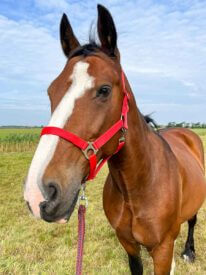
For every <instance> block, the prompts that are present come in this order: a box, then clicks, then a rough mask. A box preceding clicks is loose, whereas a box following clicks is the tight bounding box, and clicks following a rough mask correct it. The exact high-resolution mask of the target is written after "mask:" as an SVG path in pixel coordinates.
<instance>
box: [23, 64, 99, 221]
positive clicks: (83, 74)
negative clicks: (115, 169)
mask: <svg viewBox="0 0 206 275" xmlns="http://www.w3.org/2000/svg"><path fill="white" fill-rule="evenodd" d="M88 67H89V63H86V62H82V61H79V62H77V63H76V64H75V66H74V68H73V73H72V75H71V77H70V79H71V81H72V84H71V86H70V88H69V89H68V91H67V92H66V93H65V95H64V97H63V98H62V100H61V101H60V103H59V104H58V106H57V107H56V109H55V111H54V113H53V115H52V117H51V119H50V122H49V124H48V126H55V127H59V128H64V125H65V123H66V121H67V120H68V119H69V117H70V116H71V114H72V112H73V109H74V105H75V101H76V100H77V99H78V98H80V97H81V96H83V95H84V93H85V92H86V91H87V90H88V89H91V88H92V87H93V86H94V77H92V76H90V75H89V74H88V72H87V70H88ZM58 141H59V137H58V136H53V135H44V136H42V137H41V138H40V142H39V144H38V147H37V149H36V152H35V154H34V157H33V160H32V163H31V166H30V168H29V172H28V176H27V180H26V184H25V191H24V198H25V200H26V201H28V202H29V204H30V207H31V209H32V211H33V214H34V215H35V216H36V217H40V209H39V204H40V202H42V201H45V199H47V198H46V197H44V196H43V194H42V193H43V192H41V188H42V187H41V182H42V177H43V175H44V172H45V170H46V167H47V166H48V164H49V162H50V161H51V159H52V157H53V155H54V152H55V150H56V147H57V144H58Z"/></svg>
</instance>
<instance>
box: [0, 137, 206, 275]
mask: <svg viewBox="0 0 206 275" xmlns="http://www.w3.org/2000/svg"><path fill="white" fill-rule="evenodd" d="M204 138H205V137H204ZM205 146H206V144H205ZM32 154H33V153H32V152H21V153H18V152H15V153H0V175H1V179H0V190H1V193H0V217H1V218H0V274H2V275H4V274H5V275H7V274H12V275H16V274H17V275H21V274H22V275H24V274H29V275H30V274H34V275H37V274H41V275H44V274H45V275H50V274H55V275H56V274H57V275H61V274H62V275H63V274H75V271H74V270H75V260H76V249H77V210H75V212H74V213H73V215H72V217H71V220H70V221H69V223H68V224H66V225H58V224H48V223H45V222H43V221H41V220H35V219H34V218H33V217H32V216H31V215H30V214H29V212H28V210H27V207H26V206H25V203H24V200H23V197H22V194H23V185H22V182H23V179H24V177H25V175H26V172H27V169H28V167H29V164H30V161H31V159H32ZM106 174H107V167H104V168H103V170H102V171H101V172H100V174H99V175H98V177H97V178H96V179H95V180H94V181H92V182H90V183H89V184H88V186H87V195H88V197H89V208H88V211H87V213H86V239H85V252H84V263H83V271H84V272H83V274H89V275H90V274H91V275H96V274H100V275H107V274H114V275H116V274H120V275H126V274H129V269H128V262H127V256H126V253H125V252H124V250H123V249H122V247H121V245H120V244H119V242H118V240H117V238H116V236H115V233H114V231H113V230H112V228H111V227H110V225H109V224H108V222H107V220H106V217H105V215H104V212H103V209H102V198H101V197H102V189H103V184H104V180H105V177H106ZM186 234H187V226H186V224H185V225H183V226H182V230H181V233H180V235H179V237H178V240H177V243H176V248H175V260H176V273H175V274H177V275H185V274H191V275H192V274H194V275H205V274H206V261H205V249H206V204H205V205H204V207H203V208H202V209H201V210H200V212H199V215H198V223H197V226H196V231H195V241H196V253H197V259H196V262H195V263H194V264H188V263H185V262H184V261H183V260H182V259H181V258H180V254H181V251H182V248H183V246H184V243H185V240H186ZM142 258H143V263H144V274H148V275H149V274H151V272H152V261H151V259H150V258H149V256H148V254H147V252H146V251H145V250H144V249H143V250H142Z"/></svg>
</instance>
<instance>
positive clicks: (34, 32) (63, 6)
mask: <svg viewBox="0 0 206 275" xmlns="http://www.w3.org/2000/svg"><path fill="white" fill-rule="evenodd" d="M97 3H101V4H103V5H105V6H106V7H107V8H109V10H110V11H111V13H112V15H113V18H114V20H115V23H116V28H117V31H118V46H119V49H120V52H121V60H122V65H123V68H124V70H125V73H126V74H127V77H128V79H129V81H130V84H131V86H132V88H133V92H134V94H135V97H136V101H137V104H138V106H139V108H140V110H141V111H142V112H143V113H145V114H148V113H151V112H154V115H153V117H154V118H155V119H156V120H157V122H159V123H167V122H169V121H179V122H180V121H188V122H197V121H201V122H206V0H204V1H200V0H171V1H167V0H159V1H158V0H141V1H129V0H128V1H125V0H124V1H123V0H112V1H111V0H110V1H109V0H104V1H95V0H94V1H92V0H85V1H77V0H72V1H71V0H69V1H68V0H21V1H16V0H1V1H0V125H13V124H16V125H41V124H47V122H48V120H49V117H50V103H49V100H48V97H47V87H48V86H49V84H50V82H51V81H52V80H53V79H54V78H55V77H56V76H57V75H58V74H59V73H60V71H61V70H62V69H63V67H64V65H65V61H66V60H65V57H64V55H63V53H62V51H61V48H60V43H59V22H60V19H61V16H62V13H63V12H65V13H67V15H68V17H69V20H70V22H71V23H72V26H73V29H74V32H75V33H76V36H77V37H78V38H79V40H80V41H81V42H82V43H85V42H87V41H88V32H89V27H90V24H91V22H92V21H94V22H96V19H97V11H96V4H97Z"/></svg>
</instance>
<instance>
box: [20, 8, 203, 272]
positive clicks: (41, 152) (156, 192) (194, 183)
mask: <svg viewBox="0 0 206 275" xmlns="http://www.w3.org/2000/svg"><path fill="white" fill-rule="evenodd" d="M97 31H98V36H99V41H100V43H99V44H96V43H95V42H94V41H90V43H88V44H86V45H80V43H79V42H78V40H77V38H76V37H75V35H74V33H73V30H72V27H71V25H70V23H69V20H68V18H67V16H66V15H65V14H64V15H63V17H62V20H61V24H60V38H61V45H62V48H63V52H64V54H65V55H66V57H67V63H66V65H65V67H64V69H63V71H62V72H61V74H60V75H59V76H58V77H57V78H56V79H55V80H54V81H53V82H52V84H51V85H50V87H49V89H48V94H49V98H50V101H51V113H52V115H51V119H50V122H49V125H48V127H50V128H54V127H56V129H58V130H59V131H60V132H61V133H63V132H64V134H65V133H68V135H70V136H73V137H74V136H75V137H78V138H79V140H80V139H81V140H83V141H88V142H90V144H92V142H94V141H96V140H97V139H98V138H99V137H100V136H102V135H104V133H105V132H107V131H108V129H110V128H111V127H112V126H113V125H114V124H115V123H116V122H118V121H122V123H123V122H124V123H123V124H122V125H123V126H122V127H121V129H119V130H118V131H116V132H115V134H114V135H113V136H112V137H110V138H109V139H108V140H107V141H106V142H105V144H103V146H102V147H101V148H100V149H99V150H96V151H95V150H94V147H92V146H91V147H89V149H90V150H88V152H87V154H88V155H87V157H88V158H90V157H91V156H94V155H95V157H96V158H97V161H101V160H102V159H106V158H108V157H110V159H109V160H108V167H109V175H108V177H107V179H106V182H105V185H104V191H103V207H104V211H105V214H106V216H107V218H108V220H109V222H110V224H111V226H112V227H113V229H114V230H115V232H116V235H117V237H118V239H119V242H120V243H121V245H122V246H123V247H124V249H125V250H126V252H127V254H128V259H129V266H130V270H131V274H143V266H142V262H141V258H140V246H144V247H146V249H147V250H148V252H149V254H150V255H151V257H152V259H153V264H154V274H156V275H163V274H164V275H165V274H174V266H175V262H174V258H173V250H174V243H175V240H176V238H177V236H178V233H179V231H180V226H181V224H182V223H183V222H185V221H188V224H189V232H188V239H187V241H186V244H185V248H184V251H183V254H182V256H183V257H184V258H185V259H186V260H188V261H193V260H194V258H195V248H194V238H193V233H194V226H195V223H196V217H197V212H198V210H199V208H200V207H201V205H202V204H203V202H204V199H205V196H206V182H205V178H204V153H203V145H202V142H201V140H200V138H199V137H198V136H197V135H196V134H195V133H193V132H192V131H190V130H188V129H180V128H178V129H177V128H173V129H171V128H170V129H164V130H160V131H159V132H156V131H154V130H153V129H152V128H151V127H150V126H149V125H148V124H147V123H146V120H145V119H144V117H143V115H142V114H141V112H140V111H139V109H138V107H137V105H136V102H135V98H134V95H133V93H132V90H131V87H130V85H129V82H128V80H127V79H126V76H125V75H124V74H123V71H122V67H121V64H120V53H119V50H118V48H117V32H116V28H115V24H114V21H113V18H112V16H111V14H110V13H109V11H108V10H107V9H106V8H105V7H103V6H101V5H98V22H97ZM125 91H126V93H128V94H127V99H126V100H127V104H128V107H129V109H127V111H128V113H127V116H126V114H125V116H124V117H122V106H123V103H124V99H125ZM123 120H124V121H123ZM147 120H148V118H147ZM126 124H127V125H126ZM115 125H116V124H115ZM48 127H47V128H48ZM71 133H72V134H71ZM123 135H124V136H123ZM80 137H81V138H80ZM122 137H123V138H124V146H123V147H122V148H121V149H119V151H118V152H117V148H118V146H119V143H120V141H121V138H122ZM90 169H91V166H90V164H89V161H88V159H87V158H86V157H85V155H84V154H83V153H82V150H80V148H78V146H75V144H74V142H68V140H66V139H65V138H62V137H60V136H59V135H57V134H55V133H46V134H45V133H44V134H43V135H42V136H41V138H40V141H39V144H38V147H37V149H36V152H35V155H34V157H33V160H32V163H31V166H30V168H29V171H28V175H27V178H26V180H25V188H24V198H25V200H26V201H27V204H28V206H29V208H30V210H31V211H32V213H33V214H34V216H36V217H39V218H42V219H44V220H46V221H48V222H59V223H64V222H67V221H68V220H69V217H70V216H71V214H72V212H73V210H74V207H75V204H76V201H77V197H78V193H79V190H80V187H81V183H82V182H84V180H85V179H86V178H87V177H88V174H89V173H90Z"/></svg>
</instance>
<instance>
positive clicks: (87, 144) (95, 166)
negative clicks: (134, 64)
mask: <svg viewBox="0 0 206 275" xmlns="http://www.w3.org/2000/svg"><path fill="white" fill-rule="evenodd" d="M121 78H122V86H123V92H124V99H123V104H122V112H121V117H120V119H119V120H118V121H117V122H116V123H115V124H113V125H112V126H111V127H110V128H109V129H108V130H107V131H106V132H105V133H104V134H102V135H101V136H100V137H98V138H97V139H96V140H95V141H92V142H91V141H85V140H83V139H82V138H80V137H78V136H77V135H75V134H73V133H71V132H69V131H66V130H64V129H62V128H58V127H52V126H46V127H44V128H43V129H42V131H41V136H43V135H55V136H59V137H61V138H63V139H65V140H67V141H69V142H71V143H72V144H74V145H75V146H76V147H78V148H79V149H81V150H82V153H83V154H84V156H85V158H86V159H88V161H89V164H90V171H89V175H88V177H87V179H86V181H87V180H92V179H94V178H95V176H96V175H97V173H98V172H99V170H100V169H101V168H102V166H103V165H104V164H105V162H107V160H109V159H110V158H111V157H112V155H111V156H109V157H106V158H102V159H100V161H99V162H97V156H96V155H97V152H98V151H99V149H100V148H101V147H102V146H103V145H104V144H105V143H107V142H108V141H109V140H110V139H111V138H112V137H113V136H114V135H115V134H116V133H117V132H118V131H119V130H122V132H123V134H124V132H125V131H126V130H127V129H128V124H127V113H128V111H129V105H128V99H129V94H128V92H127V90H126V86H125V76H124V73H123V71H122V72H121ZM124 144H125V137H124V135H123V136H122V137H121V138H120V139H119V145H118V147H117V150H116V151H115V153H114V154H116V153H117V152H119V150H120V149H121V148H122V147H123V146H124Z"/></svg>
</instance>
